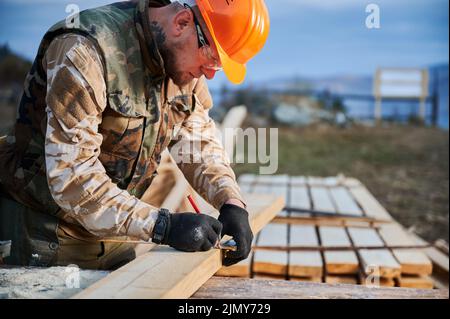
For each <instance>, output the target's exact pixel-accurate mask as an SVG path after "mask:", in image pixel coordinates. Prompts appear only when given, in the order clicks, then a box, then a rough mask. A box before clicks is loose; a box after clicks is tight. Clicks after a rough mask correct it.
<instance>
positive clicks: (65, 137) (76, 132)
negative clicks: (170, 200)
mask: <svg viewBox="0 0 450 319" xmlns="http://www.w3.org/2000/svg"><path fill="white" fill-rule="evenodd" d="M195 17H197V19H198V20H199V21H200V23H201V25H202V26H203V30H207V28H206V27H205V24H204V23H203V21H202V20H201V19H200V17H201V15H200V14H199V12H198V9H197V8H195V7H193V8H189V9H187V8H185V7H184V6H183V5H182V4H180V3H177V2H174V3H170V1H168V0H140V1H131V2H123V3H116V4H112V5H108V6H104V7H100V8H94V9H90V10H86V11H83V12H81V13H80V25H79V26H76V27H74V26H71V27H68V26H67V25H66V24H65V21H62V22H59V23H57V24H56V25H54V26H53V27H52V28H51V29H50V30H49V31H48V32H47V33H46V34H45V36H44V38H43V40H42V42H41V44H40V47H39V51H38V54H37V56H36V59H35V61H34V64H33V66H32V69H31V70H30V72H29V74H28V75H27V78H26V81H25V87H24V93H23V96H22V99H21V102H20V105H19V109H18V116H17V121H16V124H15V128H14V130H13V132H11V133H10V134H9V135H8V136H5V137H2V138H1V140H0V164H1V167H2V169H1V172H0V182H1V184H0V185H1V196H0V239H11V240H12V251H11V256H10V257H9V258H7V259H6V262H9V263H12V264H22V265H34V266H50V265H67V264H77V265H78V266H80V267H83V268H96V269H114V268H117V267H119V266H120V265H122V264H124V263H126V262H128V261H129V260H132V259H133V258H134V257H135V255H134V250H133V246H132V245H129V244H123V243H116V244H112V243H107V242H105V241H102V239H105V238H111V237H120V238H124V237H126V238H133V239H138V240H144V241H151V240H152V239H153V240H154V241H155V242H157V243H161V244H168V245H170V246H172V247H174V248H176V249H179V250H184V251H199V250H208V249H210V248H211V247H212V246H213V245H214V244H215V243H216V242H217V240H218V239H219V238H220V235H223V234H229V235H231V236H233V237H234V239H235V240H236V242H237V245H238V251H237V252H233V253H232V254H230V256H229V257H228V259H227V260H225V264H228V265H229V264H233V263H236V262H238V261H239V260H242V259H244V258H246V257H247V256H248V254H249V251H250V246H251V241H252V238H253V235H252V232H251V230H250V227H249V223H248V214H247V212H246V210H245V202H244V199H243V198H242V196H241V193H240V190H239V187H238V185H237V183H236V180H235V175H234V173H233V171H232V169H231V168H230V165H229V162H228V160H227V157H226V155H225V153H224V150H223V148H222V145H221V143H220V142H219V141H218V140H217V138H216V136H215V125H214V122H213V121H212V120H211V118H210V117H209V115H208V111H209V109H210V108H211V107H212V100H211V96H210V94H209V92H208V88H207V85H206V83H205V77H206V78H207V79H211V78H212V77H214V74H215V72H216V71H217V69H216V68H213V67H210V65H211V63H210V62H211V61H210V60H211V58H212V59H213V60H214V61H215V63H217V57H205V56H204V55H202V54H201V52H200V51H199V48H198V46H197V37H198V34H197V32H198V31H197V29H196V28H195V25H194V22H195ZM209 36H210V34H208V33H206V37H209ZM209 42H210V43H213V41H212V40H210V41H209ZM199 139H201V141H200V144H199V145H200V147H201V149H200V150H199V154H200V160H198V158H197V160H195V161H194V160H188V161H186V160H185V161H182V162H180V163H178V165H179V168H180V169H181V170H182V172H183V173H184V175H185V177H186V178H187V180H188V181H189V182H190V184H191V185H192V186H193V187H194V189H195V190H197V191H198V193H199V194H200V195H202V196H203V197H204V198H205V199H206V200H207V201H208V202H209V203H211V204H212V205H213V206H214V207H215V208H217V209H218V210H220V216H219V220H216V219H214V218H212V217H209V216H206V215H195V214H193V213H183V214H180V213H173V212H172V213H170V214H168V213H167V212H166V211H165V210H160V209H159V208H158V207H153V206H152V205H150V204H148V203H146V202H144V201H142V200H140V198H141V196H142V195H143V193H144V192H145V190H146V189H147V188H148V187H149V185H150V184H151V182H152V180H153V178H154V177H155V175H156V174H157V172H156V169H157V167H158V165H159V162H160V159H161V153H162V151H164V150H165V149H166V148H169V149H171V147H173V146H174V145H176V144H177V143H182V144H189V143H193V142H198V141H199ZM181 155H186V154H181ZM187 155H191V156H190V158H191V159H192V158H193V157H194V155H196V156H197V155H198V154H187ZM188 157H189V156H188ZM197 157H198V156H197ZM157 224H158V225H159V226H158V227H159V228H158V229H159V230H158V233H157V231H156V229H157V227H156V226H155V225H157ZM156 235H157V236H156ZM156 237H158V238H157V240H156Z"/></svg>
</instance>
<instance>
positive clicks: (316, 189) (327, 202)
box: [310, 186, 336, 212]
mask: <svg viewBox="0 0 450 319" xmlns="http://www.w3.org/2000/svg"><path fill="white" fill-rule="evenodd" d="M310 190H311V199H312V204H313V208H314V209H315V210H319V211H325V212H336V208H335V207H334V204H333V202H332V200H331V197H330V193H329V191H328V189H327V188H325V187H322V186H311V187H310Z"/></svg>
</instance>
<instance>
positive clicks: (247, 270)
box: [215, 236, 257, 278]
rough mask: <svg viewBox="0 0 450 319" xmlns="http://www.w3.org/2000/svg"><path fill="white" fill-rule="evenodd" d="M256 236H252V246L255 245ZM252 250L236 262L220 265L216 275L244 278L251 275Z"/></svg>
mask: <svg viewBox="0 0 450 319" xmlns="http://www.w3.org/2000/svg"><path fill="white" fill-rule="evenodd" d="M256 237H257V236H254V237H253V241H252V247H253V246H255V245H256ZM253 254H254V252H253V251H251V252H250V254H249V256H248V257H247V258H246V259H244V260H241V261H240V262H238V263H237V264H234V265H231V266H228V267H225V266H222V267H221V268H220V269H219V270H218V271H217V272H216V274H215V275H216V276H223V277H244V278H250V275H251V267H252V259H253Z"/></svg>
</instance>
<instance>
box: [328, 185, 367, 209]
mask: <svg viewBox="0 0 450 319" xmlns="http://www.w3.org/2000/svg"><path fill="white" fill-rule="evenodd" d="M330 193H331V197H332V198H333V200H334V202H335V203H336V210H337V212H338V213H339V214H347V215H355V216H362V215H363V212H362V210H361V209H360V208H359V207H358V204H356V202H355V200H354V199H353V197H352V196H351V195H350V193H349V191H348V190H347V189H346V188H345V187H342V186H339V187H332V188H330Z"/></svg>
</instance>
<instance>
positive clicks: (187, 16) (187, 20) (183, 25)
mask: <svg viewBox="0 0 450 319" xmlns="http://www.w3.org/2000/svg"><path fill="white" fill-rule="evenodd" d="M192 22H193V16H192V13H191V12H190V10H181V11H179V12H177V13H176V14H175V16H174V18H173V20H172V32H173V34H174V36H180V35H181V34H183V32H185V31H186V30H188V29H189V25H191V24H192Z"/></svg>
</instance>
